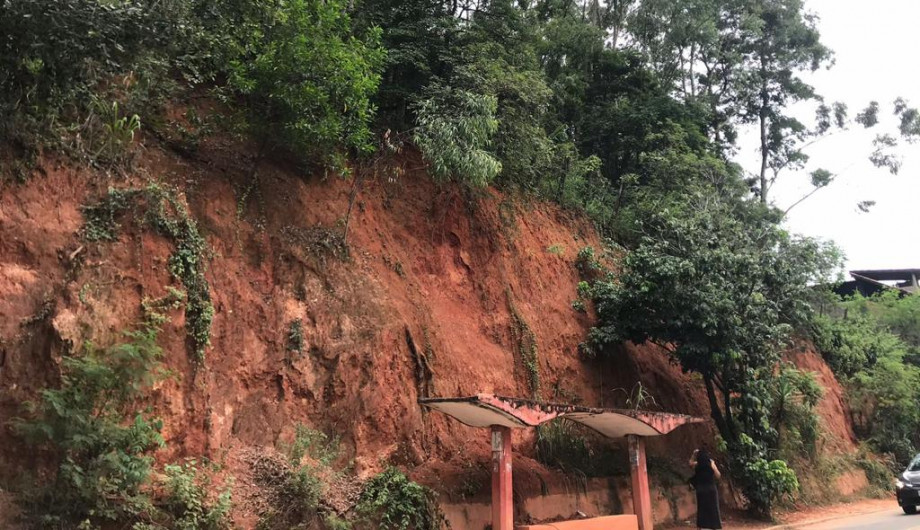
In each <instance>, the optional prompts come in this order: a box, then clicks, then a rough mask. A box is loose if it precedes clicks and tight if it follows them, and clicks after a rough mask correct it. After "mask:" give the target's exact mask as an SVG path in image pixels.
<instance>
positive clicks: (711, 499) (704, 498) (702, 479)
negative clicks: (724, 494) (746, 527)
mask: <svg viewBox="0 0 920 530" xmlns="http://www.w3.org/2000/svg"><path fill="white" fill-rule="evenodd" d="M690 481H691V484H693V487H694V488H695V489H696V527H697V528H714V529H719V528H722V517H721V516H720V515H719V490H718V488H716V476H715V473H714V472H713V471H712V463H711V461H709V460H708V459H707V461H706V462H703V461H700V462H699V463H697V465H696V472H695V473H694V474H693V478H691V479H690Z"/></svg>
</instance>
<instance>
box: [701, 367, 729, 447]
mask: <svg viewBox="0 0 920 530" xmlns="http://www.w3.org/2000/svg"><path fill="white" fill-rule="evenodd" d="M703 382H704V383H706V396H707V397H708V398H709V409H710V414H711V415H712V419H713V420H714V421H715V422H716V428H718V429H719V434H721V435H722V438H724V439H725V440H726V441H734V435H733V432H734V431H733V429H731V428H730V427H729V425H728V421H726V419H725V416H724V415H723V414H722V409H720V408H719V399H718V397H717V396H716V389H715V387H714V386H713V384H712V377H711V376H709V375H703Z"/></svg>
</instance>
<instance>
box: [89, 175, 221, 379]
mask: <svg viewBox="0 0 920 530" xmlns="http://www.w3.org/2000/svg"><path fill="white" fill-rule="evenodd" d="M128 210H133V212H134V213H135V221H137V222H140V223H143V224H145V225H146V226H149V227H151V228H153V229H154V231H156V232H157V233H158V234H160V235H162V236H164V237H166V238H169V240H170V241H172V242H173V244H174V245H175V249H174V250H173V253H172V255H171V256H170V257H169V264H168V265H169V272H170V273H172V275H173V277H174V278H176V279H177V280H179V281H180V282H182V285H183V286H184V287H185V297H184V298H185V329H186V333H187V335H188V339H189V343H190V346H191V348H192V352H193V356H194V359H195V360H196V361H198V362H203V361H204V357H205V350H206V349H207V348H208V346H210V344H211V321H212V320H213V318H214V306H213V305H212V304H211V292H210V287H209V286H208V281H207V279H206V278H205V276H204V270H205V263H204V259H205V255H206V253H207V243H206V242H205V240H204V237H202V235H201V233H200V232H199V231H198V225H197V223H196V222H195V220H194V219H193V218H192V217H191V214H189V212H188V209H186V207H185V205H184V204H183V203H182V202H181V201H180V200H179V198H178V197H177V196H176V194H175V193H174V192H172V191H170V190H169V189H167V188H164V187H163V186H161V185H159V184H156V183H152V184H149V185H148V186H147V187H145V188H124V189H115V188H110V189H109V192H108V194H106V195H105V196H104V197H102V198H101V199H100V200H99V202H97V203H95V204H92V205H89V206H86V207H84V208H83V216H84V218H85V220H86V225H85V226H84V229H83V235H84V237H85V238H86V240H87V241H114V240H115V239H117V237H118V231H119V229H120V225H119V222H118V221H119V218H121V217H123V215H124V214H125V213H126V212H127V211H128Z"/></svg>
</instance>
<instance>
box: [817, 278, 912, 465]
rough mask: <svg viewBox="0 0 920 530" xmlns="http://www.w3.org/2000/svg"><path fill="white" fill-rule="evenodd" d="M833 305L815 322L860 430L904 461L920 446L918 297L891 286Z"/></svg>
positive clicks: (876, 445)
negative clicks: (884, 291)
mask: <svg viewBox="0 0 920 530" xmlns="http://www.w3.org/2000/svg"><path fill="white" fill-rule="evenodd" d="M832 309H833V311H830V312H829V314H828V315H827V316H823V317H822V318H820V319H818V320H816V321H815V323H814V326H813V328H812V336H813V338H814V342H815V346H817V348H818V350H819V351H820V352H821V353H822V354H823V355H824V358H825V359H826V360H827V362H828V364H830V366H831V368H833V370H834V373H835V374H836V375H837V377H838V378H840V379H841V381H843V383H844V384H845V385H846V387H847V397H848V399H849V405H850V410H851V413H852V419H853V426H854V428H855V429H856V432H857V434H858V435H859V436H860V438H862V439H865V440H866V441H868V442H869V444H870V445H871V446H872V447H873V448H874V449H875V450H877V451H879V452H882V453H890V454H891V455H893V456H894V457H895V459H896V460H897V461H898V462H899V463H900V464H902V465H904V464H906V463H907V462H909V461H910V460H911V459H912V458H913V457H914V455H915V454H916V452H917V451H918V450H920V413H918V411H917V407H916V404H917V401H918V400H920V364H918V360H920V357H918V348H920V341H918V338H920V337H918V335H917V332H918V329H920V305H918V298H917V297H916V296H907V297H901V296H899V295H898V293H897V292H895V291H889V292H887V293H883V294H881V295H876V296H873V297H871V298H863V297H860V296H856V297H854V298H849V299H847V300H840V301H837V302H836V303H835V305H834V306H832Z"/></svg>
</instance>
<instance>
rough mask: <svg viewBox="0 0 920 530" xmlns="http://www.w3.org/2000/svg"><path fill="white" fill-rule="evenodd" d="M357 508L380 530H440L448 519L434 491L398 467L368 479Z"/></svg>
mask: <svg viewBox="0 0 920 530" xmlns="http://www.w3.org/2000/svg"><path fill="white" fill-rule="evenodd" d="M357 511H358V513H360V514H362V515H363V516H364V517H366V518H367V520H368V521H369V522H372V523H373V524H375V525H376V528H380V530H408V529H410V528H411V529H416V530H440V529H441V528H442V526H443V525H444V522H445V519H444V515H443V514H442V513H441V509H440V508H439V507H438V500H437V497H436V496H435V494H434V492H433V491H431V490H430V489H428V488H426V487H424V486H421V485H419V484H417V483H415V482H412V481H411V480H409V478H408V477H406V475H404V474H403V473H402V472H401V471H399V470H398V469H395V468H389V469H387V470H386V471H384V472H383V473H380V474H379V475H376V476H374V477H373V478H372V479H371V480H370V481H368V483H367V484H366V485H365V487H364V491H363V492H362V493H361V499H360V501H359V502H358V506H357Z"/></svg>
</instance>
